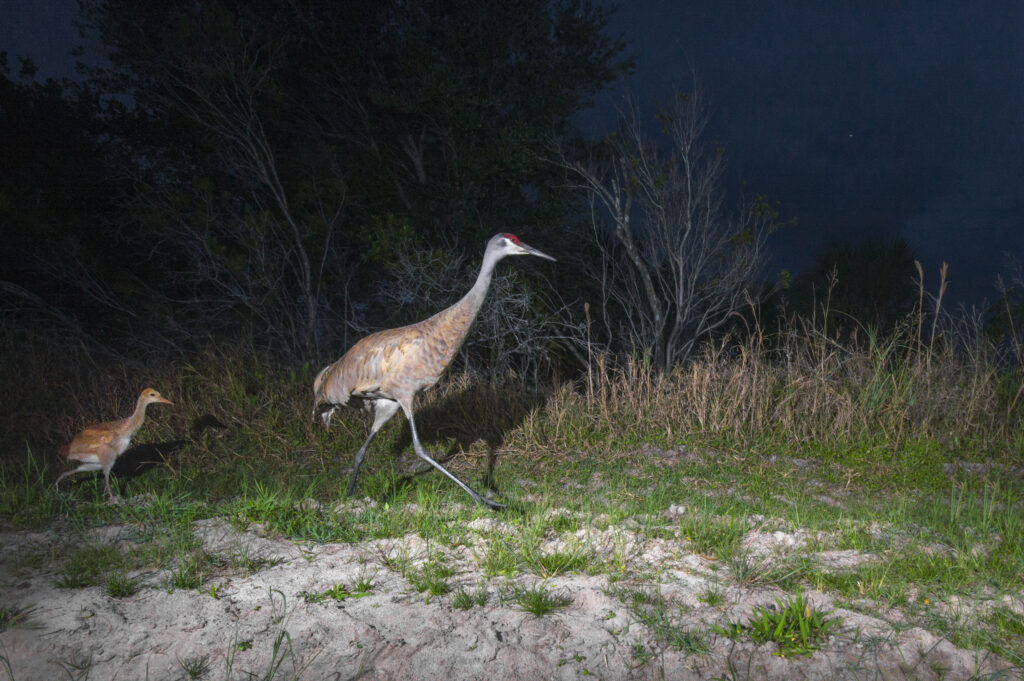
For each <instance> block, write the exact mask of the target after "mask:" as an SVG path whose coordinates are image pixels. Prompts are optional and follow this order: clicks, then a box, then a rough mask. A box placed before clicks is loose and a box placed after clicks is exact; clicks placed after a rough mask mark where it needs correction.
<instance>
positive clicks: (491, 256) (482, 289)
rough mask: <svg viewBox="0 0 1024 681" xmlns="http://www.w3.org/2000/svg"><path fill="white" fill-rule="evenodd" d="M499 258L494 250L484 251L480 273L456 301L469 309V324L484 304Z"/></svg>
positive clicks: (499, 255) (500, 256)
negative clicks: (467, 290) (464, 293)
mask: <svg viewBox="0 0 1024 681" xmlns="http://www.w3.org/2000/svg"><path fill="white" fill-rule="evenodd" d="M501 258H502V255H501V254H499V253H496V252H494V251H490V250H488V251H487V252H485V253H484V262H483V264H482V265H481V266H480V273H479V274H477V275H476V282H474V283H473V288H471V289H469V292H468V293H466V295H464V296H463V297H462V300H460V301H459V302H458V303H457V305H459V306H461V305H465V306H466V308H467V309H468V310H469V314H470V317H469V323H470V324H472V323H473V320H474V319H476V315H477V313H479V312H480V306H481V305H483V304H484V298H486V297H487V291H488V289H490V288H491V276H492V275H493V274H494V266H495V265H497V264H498V261H499V260H501Z"/></svg>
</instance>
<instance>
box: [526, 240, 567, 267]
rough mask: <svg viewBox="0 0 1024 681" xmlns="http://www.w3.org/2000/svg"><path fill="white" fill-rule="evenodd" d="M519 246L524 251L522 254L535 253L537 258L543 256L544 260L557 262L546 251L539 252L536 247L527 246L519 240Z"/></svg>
mask: <svg viewBox="0 0 1024 681" xmlns="http://www.w3.org/2000/svg"><path fill="white" fill-rule="evenodd" d="M519 247H520V248H522V249H523V251H524V253H523V255H535V256H537V257H538V258H544V259H545V260H550V261H552V262H558V261H557V260H555V259H554V258H552V257H551V256H550V255H548V254H547V253H541V252H540V251H538V250H537V249H536V248H534V247H533V246H527V245H526V244H524V243H523V242H522V241H520V242H519Z"/></svg>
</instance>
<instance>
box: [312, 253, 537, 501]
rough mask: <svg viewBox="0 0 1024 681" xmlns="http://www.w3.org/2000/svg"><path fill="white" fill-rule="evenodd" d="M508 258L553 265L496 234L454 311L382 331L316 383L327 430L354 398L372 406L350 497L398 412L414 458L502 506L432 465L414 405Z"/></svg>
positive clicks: (316, 400)
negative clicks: (369, 453)
mask: <svg viewBox="0 0 1024 681" xmlns="http://www.w3.org/2000/svg"><path fill="white" fill-rule="evenodd" d="M507 255H536V256H539V257H541V258H546V259H548V260H554V258H552V257H551V256H549V255H545V254H544V253H541V252H540V251H538V250H537V249H535V248H532V247H530V246H527V245H526V244H524V243H522V242H521V241H520V240H519V239H518V238H517V237H516V236H515V235H513V234H496V235H495V236H493V237H492V238H491V240H490V241H488V242H487V249H486V250H485V251H484V261H483V265H482V266H481V267H480V274H479V275H477V279H476V283H474V284H473V288H471V289H470V290H469V292H468V293H467V294H466V295H465V296H463V297H462V299H461V300H460V301H459V302H457V303H456V304H455V305H452V306H451V307H449V308H448V309H447V310H442V311H441V312H438V313H437V314H435V315H434V316H433V317H431V318H429V319H426V320H424V321H422V322H418V323H416V324H410V325H409V326H403V327H401V328H398V329H388V330H386V331H378V332H377V333H373V334H370V335H369V336H367V337H365V338H363V339H362V340H360V341H359V342H357V343H356V344H355V345H353V346H352V348H351V349H349V351H348V352H346V353H345V355H344V356H343V357H342V358H341V359H339V360H338V361H337V362H335V363H334V364H331V365H329V366H327V367H326V368H324V369H323V371H321V372H320V373H319V374H318V375H317V377H316V380H315V381H314V382H313V395H314V404H313V413H314V414H315V413H316V412H317V410H319V409H321V406H322V405H326V408H325V411H324V412H323V413H322V414H321V418H322V419H323V423H324V426H325V427H327V426H329V425H330V421H331V415H332V414H333V413H334V410H335V409H337V407H338V406H341V405H344V404H347V403H348V401H349V398H351V397H356V398H359V399H361V400H364V401H366V402H367V403H368V404H369V405H372V406H373V412H374V417H373V426H371V428H370V435H369V437H367V438H366V442H364V443H363V446H362V447H360V448H359V451H358V452H356V456H355V461H354V463H353V465H352V478H351V479H350V480H349V485H348V494H349V495H350V496H351V494H352V491H353V490H354V489H355V485H356V476H357V475H358V474H359V466H360V464H362V462H363V456H364V455H365V454H366V448H367V446H369V444H370V440H372V439H373V436H374V435H376V434H377V431H378V430H380V428H381V426H383V425H384V424H385V423H387V421H388V420H389V419H390V418H391V417H392V416H394V415H395V414H396V413H397V412H398V409H399V408H401V409H402V411H403V412H405V417H406V418H407V419H409V429H410V430H411V431H412V444H413V449H414V450H415V451H416V455H417V456H419V457H420V458H421V459H423V460H424V461H426V462H427V463H429V464H430V465H431V466H433V467H434V468H436V469H437V470H439V471H440V472H441V473H443V474H444V475H445V476H447V477H448V478H449V479H450V480H451V481H452V482H454V483H455V484H456V485H458V486H459V487H461V488H462V489H463V490H465V491H466V492H467V493H468V494H469V496H471V497H472V498H473V499H474V500H475V501H476V502H478V503H481V504H485V505H487V506H490V507H491V508H504V505H503V504H499V503H497V502H494V501H491V500H490V499H485V498H484V497H482V496H480V495H479V494H478V493H477V492H475V491H474V490H473V489H472V488H470V487H469V485H467V484H466V483H464V482H462V481H461V480H459V479H458V478H457V477H455V476H454V475H452V474H451V473H450V472H448V470H447V469H445V467H444V466H442V465H441V464H439V463H437V462H436V461H434V460H433V459H432V458H430V456H429V455H428V454H427V452H426V451H425V450H424V449H423V445H421V444H420V438H419V435H418V434H417V433H416V423H415V421H414V420H413V414H412V411H413V399H414V397H415V396H416V393H417V392H419V391H421V390H424V389H426V388H429V387H430V386H432V385H434V384H435V383H436V382H437V380H438V379H439V378H440V377H441V374H442V373H444V370H445V369H446V368H447V367H448V363H449V362H451V360H452V358H453V357H454V356H455V353H456V352H458V350H459V348H460V347H461V346H462V341H463V339H465V337H466V334H467V333H469V328H470V327H471V326H472V325H473V320H475V319H476V315H477V313H478V312H479V311H480V306H481V305H482V304H483V301H484V298H485V297H486V295H487V289H488V288H489V287H490V284H491V275H492V274H493V272H494V266H495V265H496V264H497V263H498V261H500V260H501V259H502V258H504V257H505V256H507Z"/></svg>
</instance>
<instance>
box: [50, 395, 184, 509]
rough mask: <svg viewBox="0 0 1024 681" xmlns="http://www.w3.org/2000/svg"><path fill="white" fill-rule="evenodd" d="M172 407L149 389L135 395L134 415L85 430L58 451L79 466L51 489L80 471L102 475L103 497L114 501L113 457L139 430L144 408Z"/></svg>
mask: <svg viewBox="0 0 1024 681" xmlns="http://www.w3.org/2000/svg"><path fill="white" fill-rule="evenodd" d="M154 403H158V404H174V403H173V402H171V401H170V400H168V399H166V398H164V397H163V396H162V395H160V393H158V392H157V391H155V390H153V389H152V388H146V389H145V390H143V391H142V394H141V395H139V399H138V401H137V402H136V403H135V411H134V412H132V415H131V416H129V417H128V418H126V419H120V420H118V421H106V422H104V423H97V424H96V425H94V426H89V427H88V428H86V429H85V430H83V431H82V432H80V433H79V434H78V435H76V436H75V438H74V439H73V440H71V442H70V443H69V444H66V445H64V446H63V447H61V448H60V453H61V455H62V456H63V457H64V458H66V459H67V460H68V461H80V462H82V465H81V466H79V467H78V468H76V469H74V470H72V471H67V472H65V473H62V474H61V476H60V477H59V478H57V482H56V483H55V485H54V486H55V487H56V486H59V485H60V481H61V480H63V479H64V478H66V477H68V476H69V475H73V474H74V473H80V472H84V471H100V470H101V471H103V484H104V486H105V487H106V490H107V496H108V497H109V498H110V500H111V501H114V499H115V498H116V497H115V495H114V493H113V492H112V491H111V489H110V469H111V468H112V467H113V466H114V462H115V461H117V457H119V456H121V454H123V453H124V450H126V449H128V445H129V444H131V441H132V437H133V436H134V435H135V433H136V432H137V431H138V430H139V428H141V427H142V423H143V421H145V420H146V407H147V406H149V405H150V404H154Z"/></svg>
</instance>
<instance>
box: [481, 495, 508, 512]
mask: <svg viewBox="0 0 1024 681" xmlns="http://www.w3.org/2000/svg"><path fill="white" fill-rule="evenodd" d="M476 501H477V503H480V504H483V505H484V506H486V507H487V508H490V509H493V510H495V511H500V510H502V509H503V508H508V505H507V504H499V503H498V502H497V501H491V500H490V499H487V498H486V497H477V498H476Z"/></svg>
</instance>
